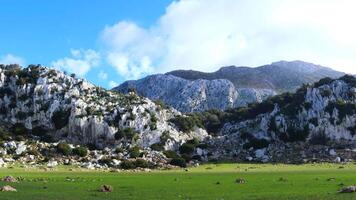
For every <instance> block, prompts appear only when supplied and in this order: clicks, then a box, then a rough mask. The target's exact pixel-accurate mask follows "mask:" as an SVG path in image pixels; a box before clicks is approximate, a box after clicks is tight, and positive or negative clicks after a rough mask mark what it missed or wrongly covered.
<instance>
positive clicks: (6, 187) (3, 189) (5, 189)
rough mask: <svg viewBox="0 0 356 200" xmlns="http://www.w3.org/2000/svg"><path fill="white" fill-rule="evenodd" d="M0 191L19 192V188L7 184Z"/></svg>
mask: <svg viewBox="0 0 356 200" xmlns="http://www.w3.org/2000/svg"><path fill="white" fill-rule="evenodd" d="M0 191H2V192H17V190H16V189H15V188H13V187H11V186H10V185H5V186H2V187H1V188H0Z"/></svg>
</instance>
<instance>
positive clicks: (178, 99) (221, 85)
mask: <svg viewBox="0 0 356 200" xmlns="http://www.w3.org/2000/svg"><path fill="white" fill-rule="evenodd" d="M342 75H344V73H342V72H337V71H334V70H332V69H330V68H327V67H322V66H319V65H314V64H311V63H306V62H302V61H292V62H287V61H280V62H274V63H272V64H270V65H265V66H261V67H256V68H250V67H235V66H230V67H223V68H221V69H219V70H218V71H216V72H212V73H204V72H199V71H193V70H177V71H172V72H168V73H166V74H156V75H151V76H148V77H145V78H143V79H140V80H136V81H126V82H124V83H123V84H121V85H120V86H118V87H116V88H113V90H116V91H120V92H123V93H127V92H128V91H129V90H130V89H135V90H136V91H137V92H138V94H139V95H142V96H145V97H148V98H150V99H153V100H158V99H159V100H162V101H164V102H165V103H166V104H168V105H170V106H172V107H174V108H176V109H177V110H179V111H181V112H195V111H204V110H208V109H219V110H225V109H228V108H233V107H240V106H245V105H247V104H249V103H253V102H262V101H263V100H265V99H266V98H268V97H270V96H273V95H276V94H279V93H282V92H286V91H288V92H293V91H295V90H296V89H297V88H298V87H300V86H302V85H303V84H306V83H313V82H315V81H318V80H319V79H321V78H325V77H331V78H338V77H340V76H342Z"/></svg>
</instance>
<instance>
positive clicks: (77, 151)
mask: <svg viewBox="0 0 356 200" xmlns="http://www.w3.org/2000/svg"><path fill="white" fill-rule="evenodd" d="M73 153H74V154H75V155H78V156H80V157H85V156H87V155H88V148H86V147H77V148H74V149H73Z"/></svg>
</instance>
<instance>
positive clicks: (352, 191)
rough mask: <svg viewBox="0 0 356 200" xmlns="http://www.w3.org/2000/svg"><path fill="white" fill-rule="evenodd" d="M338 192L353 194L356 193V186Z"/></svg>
mask: <svg viewBox="0 0 356 200" xmlns="http://www.w3.org/2000/svg"><path fill="white" fill-rule="evenodd" d="M339 192H340V193H354V192H356V185H351V186H347V187H344V188H342V189H341V190H340V191H339Z"/></svg>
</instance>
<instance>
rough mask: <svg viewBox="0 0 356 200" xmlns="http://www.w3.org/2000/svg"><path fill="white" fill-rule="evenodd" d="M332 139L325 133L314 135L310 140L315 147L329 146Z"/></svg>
mask: <svg viewBox="0 0 356 200" xmlns="http://www.w3.org/2000/svg"><path fill="white" fill-rule="evenodd" d="M329 141H330V139H329V138H328V137H327V136H326V135H325V133H323V132H319V133H317V134H315V135H313V136H312V137H311V138H310V139H309V143H310V144H313V145H327V144H328V142H329Z"/></svg>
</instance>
